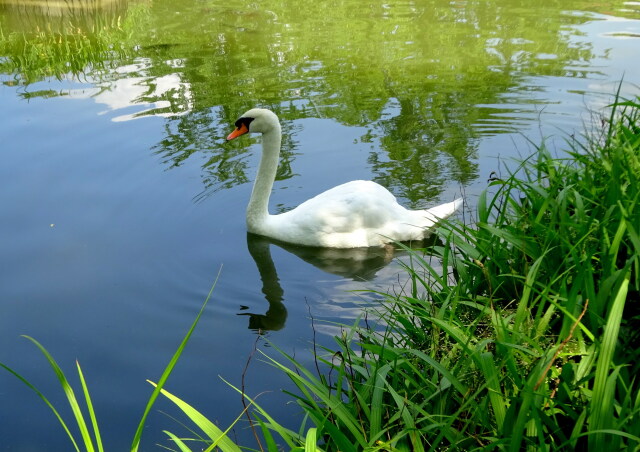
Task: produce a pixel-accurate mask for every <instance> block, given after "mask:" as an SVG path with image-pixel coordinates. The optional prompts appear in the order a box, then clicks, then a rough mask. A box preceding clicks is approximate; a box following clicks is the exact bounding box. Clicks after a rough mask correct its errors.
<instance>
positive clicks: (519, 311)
mask: <svg viewBox="0 0 640 452" xmlns="http://www.w3.org/2000/svg"><path fill="white" fill-rule="evenodd" d="M639 119H640V103H639V102H638V100H636V101H626V102H617V103H616V104H615V105H613V106H612V107H611V115H610V116H609V117H608V118H607V119H605V120H603V125H604V127H603V129H602V130H601V131H599V132H597V133H592V134H591V135H590V136H589V137H588V139H586V140H585V143H586V144H585V145H578V144H575V142H573V143H569V144H568V146H570V149H569V151H568V152H567V153H566V155H563V156H561V157H553V156H552V155H551V154H550V152H549V151H548V150H547V149H545V147H544V146H541V147H539V148H538V149H537V152H536V153H535V154H534V155H532V156H531V157H530V158H529V159H528V160H526V161H524V162H522V163H521V164H520V165H519V166H518V167H517V168H516V169H515V170H514V171H513V172H512V173H511V174H509V175H508V177H505V178H501V179H496V180H494V181H493V182H491V185H490V187H489V188H488V189H487V190H486V191H485V192H484V193H483V194H482V195H481V196H480V198H479V200H478V206H477V222H475V223H474V224H473V225H471V226H467V225H461V224H458V223H449V224H447V225H444V226H443V227H442V228H441V229H440V231H439V232H438V234H440V237H441V239H442V242H441V245H440V246H436V247H434V248H433V249H430V250H428V251H429V253H430V254H435V255H437V256H439V258H440V260H441V262H442V263H443V265H442V266H438V267H435V266H432V265H430V262H429V260H427V259H426V258H424V257H423V256H422V255H421V254H420V253H417V252H415V251H411V250H409V249H407V252H410V253H412V265H410V266H407V268H406V271H407V272H408V274H409V275H410V281H411V284H409V285H408V286H407V288H406V289H405V290H404V291H403V292H402V293H401V294H396V295H393V296H386V302H385V305H384V306H383V307H382V308H381V309H379V310H378V312H377V313H376V314H375V316H374V317H375V318H374V319H371V317H370V318H369V319H368V320H367V321H366V322H365V321H361V322H359V323H358V324H357V325H355V326H354V327H352V328H349V329H347V330H346V333H345V334H344V335H343V336H342V337H338V338H336V346H335V347H334V348H332V349H326V350H324V353H323V354H322V355H321V356H319V357H318V360H319V362H320V363H321V364H322V365H323V366H324V370H323V371H322V372H321V373H320V374H319V375H318V374H317V372H314V371H311V370H309V369H305V368H304V367H303V366H301V365H300V364H299V363H298V362H297V361H296V360H295V359H293V358H292V357H290V356H288V355H286V354H284V353H282V356H283V358H284V362H281V361H282V360H281V359H277V358H276V359H274V358H272V357H269V358H268V359H269V360H270V361H271V362H272V364H273V365H274V366H276V367H278V368H280V369H281V370H282V371H283V372H286V373H287V374H288V375H289V377H290V378H291V379H292V381H293V382H294V383H295V384H296V385H297V387H298V392H297V393H296V394H292V395H293V396H294V397H295V398H296V399H297V401H298V403H299V404H300V406H301V407H302V408H303V409H304V411H305V413H306V415H307V420H308V423H309V425H312V426H314V428H317V435H318V438H320V439H321V447H322V448H323V449H325V450H328V451H338V450H340V451H356V450H415V451H420V450H509V451H519V450H525V449H526V450H575V449H581V450H593V451H600V450H605V449H610V450H619V449H629V450H640V391H638V381H637V380H638V379H637V378H636V375H638V350H639V349H640V347H639V345H640V340H639V336H638V333H637V332H638V330H639V327H640V321H639V320H640V315H639V314H640V313H639V304H638V301H639V298H640V296H639V290H638V289H639V287H638V284H639V281H640V279H639V278H638V275H639V272H640V266H639V263H640V236H639V235H638V232H639V231H638V229H639V228H640V208H639V207H638V200H639V197H640V126H639ZM438 268H439V269H440V270H438Z"/></svg>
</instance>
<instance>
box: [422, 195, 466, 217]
mask: <svg viewBox="0 0 640 452" xmlns="http://www.w3.org/2000/svg"><path fill="white" fill-rule="evenodd" d="M461 206H462V198H458V199H456V200H455V201H451V202H448V203H446V204H441V205H439V206H435V207H432V208H430V209H427V210H426V212H427V214H428V216H429V217H431V218H433V220H434V221H437V220H444V219H445V218H447V217H450V216H451V215H453V214H454V213H456V211H457V210H458V209H459V208H460V207H461Z"/></svg>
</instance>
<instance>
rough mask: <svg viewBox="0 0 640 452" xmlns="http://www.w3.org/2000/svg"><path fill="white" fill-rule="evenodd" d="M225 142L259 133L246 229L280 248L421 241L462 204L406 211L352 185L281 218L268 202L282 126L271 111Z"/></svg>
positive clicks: (360, 184) (369, 187)
mask: <svg viewBox="0 0 640 452" xmlns="http://www.w3.org/2000/svg"><path fill="white" fill-rule="evenodd" d="M236 126H237V128H236V130H235V131H234V132H233V133H231V134H230V135H229V136H228V137H227V139H228V140H231V139H234V138H236V137H238V136H240V135H242V134H244V133H247V132H251V133H262V158H261V160H260V166H259V168H258V174H257V176H256V180H255V183H254V186H253V191H252V192H251V200H250V201H249V205H248V207H247V228H248V230H249V231H250V232H253V233H255V234H260V235H264V236H267V237H271V238H273V239H276V240H282V241H283V242H289V243H295V244H299V245H307V246H319V247H329V248H358V247H370V246H383V245H384V244H386V243H389V242H393V241H408V240H421V239H423V238H424V237H425V236H427V235H428V229H429V228H431V227H433V226H434V225H435V223H436V222H437V221H438V220H441V219H444V218H447V217H448V216H450V215H451V214H453V213H454V212H455V211H456V210H457V209H458V208H459V207H460V206H461V205H462V199H457V200H455V201H453V202H450V203H447V204H442V205H440V206H437V207H433V208H431V209H428V210H407V209H405V208H404V207H402V206H401V205H400V204H398V202H397V201H396V198H395V196H393V195H392V194H391V193H390V192H389V191H388V190H387V189H386V188H384V187H382V186H381V185H379V184H376V183H375V182H372V181H363V180H356V181H351V182H347V183H346V184H342V185H338V186H337V187H334V188H332V189H330V190H327V191H325V192H324V193H321V194H319V195H318V196H316V197H314V198H311V199H309V200H308V201H305V202H303V203H302V204H300V205H299V206H298V207H296V208H295V209H293V210H290V211H288V212H285V213H281V214H279V215H270V214H269V211H268V205H269V197H270V195H271V189H272V187H273V182H274V180H275V176H276V170H277V168H278V160H279V156H280V140H281V131H280V122H279V121H278V117H277V116H276V115H275V114H274V113H273V112H271V111H269V110H265V109H259V108H255V109H252V110H249V111H247V112H246V113H245V114H244V115H242V117H241V118H240V119H238V121H237V122H236Z"/></svg>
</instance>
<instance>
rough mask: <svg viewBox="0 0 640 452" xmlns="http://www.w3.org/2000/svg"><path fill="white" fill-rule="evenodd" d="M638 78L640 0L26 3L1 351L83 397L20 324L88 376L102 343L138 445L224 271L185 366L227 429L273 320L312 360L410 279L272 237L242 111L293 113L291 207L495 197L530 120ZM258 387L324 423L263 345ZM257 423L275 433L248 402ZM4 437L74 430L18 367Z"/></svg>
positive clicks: (1, 84) (95, 380)
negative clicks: (368, 193) (337, 190)
mask: <svg viewBox="0 0 640 452" xmlns="http://www.w3.org/2000/svg"><path fill="white" fill-rule="evenodd" d="M622 79H624V82H623V83H622V85H621V91H622V93H623V94H625V95H636V94H638V86H639V85H640V3H639V2H635V1H614V2H609V3H608V4H607V5H606V6H605V5H603V4H602V3H599V2H590V1H549V2H544V5H542V3H541V4H540V6H533V5H531V2H524V1H521V0H503V1H491V0H488V1H481V2H471V1H442V0H425V1H420V0H417V1H391V2H387V3H375V2H366V1H365V2H362V1H356V0H346V1H340V2H337V1H327V2H312V3H308V4H307V3H305V4H300V2H293V1H290V0H274V1H271V2H269V5H268V6H262V3H260V2H244V1H238V2H233V3H229V2H219V1H215V0H200V1H176V0H171V1H169V0H154V1H153V2H152V1H130V2H125V1H121V0H112V1H106V0H105V1H100V0H92V1H88V0H87V1H79V0H71V1H68V2H57V1H49V0H43V1H39V2H31V1H16V0H0V137H1V142H2V144H1V147H0V152H1V163H0V181H2V182H1V189H0V265H1V267H0V268H1V270H0V362H3V363H5V364H7V365H10V366H12V367H13V368H14V369H16V370H17V371H19V372H20V373H21V374H23V375H24V376H25V377H27V378H28V379H30V380H31V381H32V382H33V383H34V384H36V386H38V388H40V389H41V390H42V391H43V392H44V393H45V394H46V395H47V397H49V398H50V399H51V400H52V401H53V402H54V403H56V404H57V405H58V406H59V407H61V412H62V414H63V415H65V416H66V415H68V414H69V410H67V409H64V406H63V404H64V398H63V395H62V394H61V391H60V389H59V388H58V386H57V382H56V381H55V376H54V374H53V373H52V371H51V369H50V368H49V367H48V365H47V363H46V362H45V360H44V358H43V357H42V356H41V355H40V353H39V352H38V351H37V350H36V348H35V347H34V346H33V345H32V344H30V343H29V342H28V341H27V340H25V339H24V338H21V337H20V335H22V334H27V335H30V336H33V337H35V338H36V339H38V340H39V341H40V342H41V343H42V344H43V345H44V346H45V347H47V348H48V349H49V351H50V352H51V353H52V354H53V355H54V356H55V357H56V359H57V360H58V362H59V363H60V364H61V366H62V367H63V369H65V371H66V372H67V374H68V375H69V376H72V375H74V373H75V369H74V361H75V360H76V359H77V360H78V361H79V362H80V364H81V365H82V368H83V371H84V374H85V376H86V378H87V380H88V382H89V386H90V389H91V391H92V395H93V403H94V406H95V407H96V410H97V413H98V416H99V421H100V423H101V426H102V436H103V438H104V439H105V443H106V448H107V450H126V449H127V448H128V445H129V444H130V442H131V439H132V437H133V433H134V431H135V428H136V426H137V423H138V421H139V418H140V415H141V413H142V411H143V409H144V404H145V403H146V400H147V398H148V396H149V395H150V393H151V389H152V388H151V387H150V386H149V384H148V383H146V381H145V380H146V379H151V380H157V379H158V377H159V375H160V373H161V372H162V369H163V368H164V366H165V365H166V363H167V362H168V360H169V359H170V357H171V355H172V354H173V352H174V351H175V349H176V348H177V346H178V344H179V342H180V340H181V339H182V337H183V336H184V334H185V333H186V331H187V329H188V327H189V325H190V324H191V322H192V321H193V319H194V318H195V316H196V314H197V312H198V310H199V308H200V306H201V304H202V302H203V301H204V299H205V298H206V295H207V293H208V291H209V289H210V287H211V285H212V284H213V281H214V280H215V279H216V275H217V274H218V273H219V272H220V277H219V280H218V283H217V285H216V287H215V290H214V293H213V298H212V301H211V302H210V304H209V306H208V307H207V309H206V312H205V314H204V317H203V319H202V321H201V323H200V325H199V326H198V329H197V330H196V333H195V334H194V336H193V338H192V340H191V342H190V343H189V346H188V348H187V350H186V352H185V354H184V355H183V357H182V358H181V360H180V361H179V363H178V366H177V368H176V370H175V372H174V374H173V375H172V377H171V379H170V380H169V383H168V385H167V389H169V390H170V391H172V392H173V393H175V394H177V395H178V396H180V397H182V398H183V399H184V400H186V401H188V402H190V403H192V404H193V405H194V406H195V407H197V408H198V409H200V410H201V411H202V412H203V413H205V414H206V415H207V416H208V417H209V418H211V419H213V420H216V421H218V422H219V424H220V425H221V426H227V425H228V424H229V423H230V422H232V420H233V419H234V418H235V417H236V416H237V415H238V414H239V413H240V411H241V410H242V405H241V403H240V397H239V395H238V394H237V393H236V392H235V391H234V390H233V389H231V388H229V387H228V386H227V385H226V384H225V383H224V382H223V381H222V380H221V379H220V377H223V378H225V379H226V380H228V381H229V382H231V383H232V384H235V385H239V384H240V381H241V375H242V373H243V369H244V366H245V363H246V361H247V358H248V357H249V355H250V353H251V351H252V349H253V347H254V345H255V344H256V340H257V339H258V338H260V340H259V341H258V343H257V347H258V348H260V349H261V350H263V351H266V352H267V353H269V354H271V355H276V353H275V351H274V350H273V347H272V346H271V345H270V344H269V341H271V343H272V344H275V345H277V346H278V347H280V348H282V349H283V350H285V351H287V352H289V353H295V355H296V357H297V358H298V359H300V360H301V361H303V362H307V363H311V357H310V349H311V342H312V341H313V339H314V337H315V338H316V340H317V341H318V342H320V343H322V344H330V343H331V335H332V334H333V333H336V332H338V331H339V327H337V326H335V325H334V324H332V323H326V322H343V323H351V322H352V321H353V319H354V318H356V317H357V316H358V315H359V314H360V313H361V312H362V309H363V306H367V305H375V304H376V303H379V300H378V299H377V298H376V297H373V296H370V295H367V294H365V293H361V292H353V290H361V289H377V290H381V291H387V290H398V287H397V284H398V281H400V283H401V281H402V276H399V273H400V269H399V264H398V263H397V261H394V260H392V259H391V256H389V255H388V253H384V252H382V251H377V250H372V251H370V252H369V253H366V255H362V253H361V255H358V256H355V255H352V254H349V253H330V252H323V251H322V250H313V249H304V248H299V247H288V246H281V245H280V244H272V243H269V241H267V240H264V239H260V238H258V237H253V236H247V233H246V229H245V224H244V210H245V206H246V203H247V201H248V198H249V194H250V191H251V181H252V178H253V175H254V173H255V170H256V166H257V161H258V158H259V155H258V154H259V149H260V148H259V144H258V143H259V140H258V139H256V138H248V137H244V138H242V139H238V140H234V141H233V142H231V143H226V142H225V140H224V137H225V136H226V135H227V134H228V133H229V132H230V131H231V130H232V128H233V123H234V121H235V120H236V119H237V117H238V116H239V115H240V114H241V113H243V112H244V111H245V110H247V109H249V108H251V107H253V106H263V107H268V108H271V109H273V110H274V111H276V112H277V113H278V114H279V116H280V118H281V121H282V123H283V152H282V162H281V165H280V168H279V171H278V176H277V180H276V184H275V186H274V191H273V196H272V202H271V210H272V212H276V211H284V210H287V209H290V208H292V207H295V206H296V205H297V204H299V203H300V202H301V201H303V200H305V199H307V198H309V197H311V196H313V195H315V194H317V193H319V192H321V191H323V190H325V189H327V188H330V187H332V186H334V185H336V184H339V183H342V182H346V181H348V180H352V179H359V178H363V179H373V180H376V181H377V182H379V183H381V184H382V185H384V186H386V187H387V188H389V190H391V191H392V192H393V193H394V194H395V195H396V196H397V197H398V198H399V199H400V200H401V202H402V203H403V204H405V205H406V206H410V207H414V208H417V207H428V206H432V205H435V204H438V203H440V202H445V201H450V200H452V199H453V198H454V197H456V196H459V195H460V194H464V196H465V198H466V200H467V206H466V208H465V211H464V212H462V213H461V215H464V216H467V217H468V218H471V217H472V215H470V212H471V210H472V209H473V206H474V202H475V199H476V198H477V195H478V194H479V193H480V191H481V190H482V189H483V188H484V187H485V186H486V184H487V179H488V178H489V177H490V175H491V173H492V172H493V171H495V172H497V173H498V174H503V173H504V171H506V170H505V165H508V164H509V161H510V160H511V159H513V158H514V157H518V156H522V155H527V154H528V153H530V152H531V151H532V149H533V148H532V146H531V145H530V143H529V142H528V140H531V141H532V142H533V143H535V144H538V143H540V142H541V140H542V137H545V138H547V140H548V145H549V146H550V147H552V148H554V149H556V148H557V149H561V148H562V146H563V142H564V141H565V140H567V139H571V138H570V137H571V136H574V137H575V138H576V139H580V138H579V136H580V133H581V132H582V131H583V130H584V127H585V124H586V126H587V127H589V124H590V123H591V120H592V115H591V114H590V112H591V111H599V110H600V109H602V108H603V107H604V106H605V105H607V104H608V103H609V102H610V101H611V99H612V94H613V93H614V92H615V91H616V90H617V89H618V86H619V84H620V80H622ZM400 259H402V257H400ZM220 269H221V270H220ZM394 284H396V287H395V288H393V287H392V286H393V285H394ZM310 315H311V316H313V318H314V319H315V320H314V324H313V326H312V323H311V320H310ZM314 330H315V333H314ZM72 380H73V381H74V382H75V381H76V378H75V377H73V378H72ZM245 385H246V390H247V392H248V393H249V394H250V395H252V396H255V395H257V394H259V393H262V392H264V391H269V392H266V393H265V394H263V395H261V396H260V399H259V401H260V403H261V404H262V405H263V406H264V407H265V408H267V409H268V410H269V411H270V412H271V413H272V414H273V415H274V416H276V417H277V418H278V419H280V420H281V421H282V422H283V423H285V424H287V425H290V426H292V427H296V426H297V425H298V421H299V419H300V418H299V415H300V412H299V410H298V409H297V408H296V407H295V406H294V405H293V404H288V403H287V402H288V401H289V399H290V398H289V397H288V396H286V395H284V394H282V393H281V391H280V390H281V389H283V388H284V389H291V385H290V384H289V382H288V381H287V380H286V379H285V378H284V377H283V376H282V375H281V374H279V373H278V372H276V371H275V370H273V369H272V368H270V367H269V366H268V365H266V364H265V363H263V362H261V361H260V360H259V359H258V358H257V357H255V358H254V360H253V362H252V363H251V365H250V366H249V369H248V371H247V374H246V381H245ZM161 411H163V412H167V413H170V414H176V411H175V409H174V408H173V407H172V406H171V404H170V403H169V402H168V401H166V400H159V402H158V404H157V405H156V408H155V409H154V411H153V413H152V415H151V417H150V418H149V421H148V425H147V428H146V429H145V433H144V435H143V441H142V448H141V450H159V449H160V448H159V446H158V445H157V444H164V445H167V444H168V442H167V440H166V438H165V435H164V434H163V433H162V430H163V429H167V430H170V431H173V432H175V433H183V432H184V431H183V430H182V428H181V427H180V426H179V424H178V423H177V422H176V421H175V420H173V419H171V418H169V417H168V416H166V415H165V414H162V412H161ZM234 434H235V436H236V438H237V439H238V440H240V441H241V442H242V443H243V444H248V445H253V443H252V442H251V433H250V432H249V431H248V430H247V429H246V425H245V424H242V423H241V424H240V425H239V426H238V428H236V429H235V433H234ZM0 450H6V451H9V450H10V451H39V450H70V444H69V442H68V439H67V438H66V436H65V433H64V432H63V430H62V429H61V428H60V427H59V426H58V424H57V423H56V420H55V418H54V417H53V415H52V414H51V412H50V411H49V409H48V408H47V407H46V406H45V405H44V404H43V403H42V402H41V401H40V400H39V399H38V397H37V396H36V395H35V394H33V393H32V392H30V391H29V390H28V389H27V388H26V387H25V386H23V385H22V384H21V383H20V382H19V381H18V380H17V379H15V378H14V377H12V376H11V375H9V374H8V373H6V372H1V373H0Z"/></svg>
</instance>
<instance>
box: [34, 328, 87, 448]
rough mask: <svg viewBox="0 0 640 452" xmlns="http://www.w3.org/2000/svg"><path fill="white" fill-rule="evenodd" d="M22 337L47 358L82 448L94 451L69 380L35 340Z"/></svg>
mask: <svg viewBox="0 0 640 452" xmlns="http://www.w3.org/2000/svg"><path fill="white" fill-rule="evenodd" d="M23 337H25V338H27V339H29V340H30V341H31V342H33V343H34V344H35V346H36V347H38V348H39V349H40V351H41V352H42V354H43V355H44V356H45V358H47V361H48V362H49V365H50V366H51V368H52V369H53V371H54V372H55V374H56V377H58V382H59V383H60V385H61V386H62V389H63V391H64V394H65V396H66V397H67V401H68V402H69V406H70V407H71V411H72V412H73V416H74V417H75V419H76V423H77V424H78V428H79V429H80V435H81V436H82V440H83V442H84V446H85V448H86V449H87V452H93V451H94V450H95V448H94V445H93V440H92V439H91V435H90V433H89V429H88V428H87V423H86V422H85V420H84V415H83V414H82V410H81V409H80V405H79V404H78V400H77V399H76V395H75V393H74V392H73V388H72V387H71V385H70V384H69V380H67V377H66V376H65V375H64V372H62V369H61V368H60V366H58V363H57V362H56V360H55V359H53V356H51V354H49V352H48V351H47V350H46V349H45V348H44V347H43V346H42V345H41V344H40V343H39V342H38V341H37V340H35V339H34V338H32V337H30V336H23Z"/></svg>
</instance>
